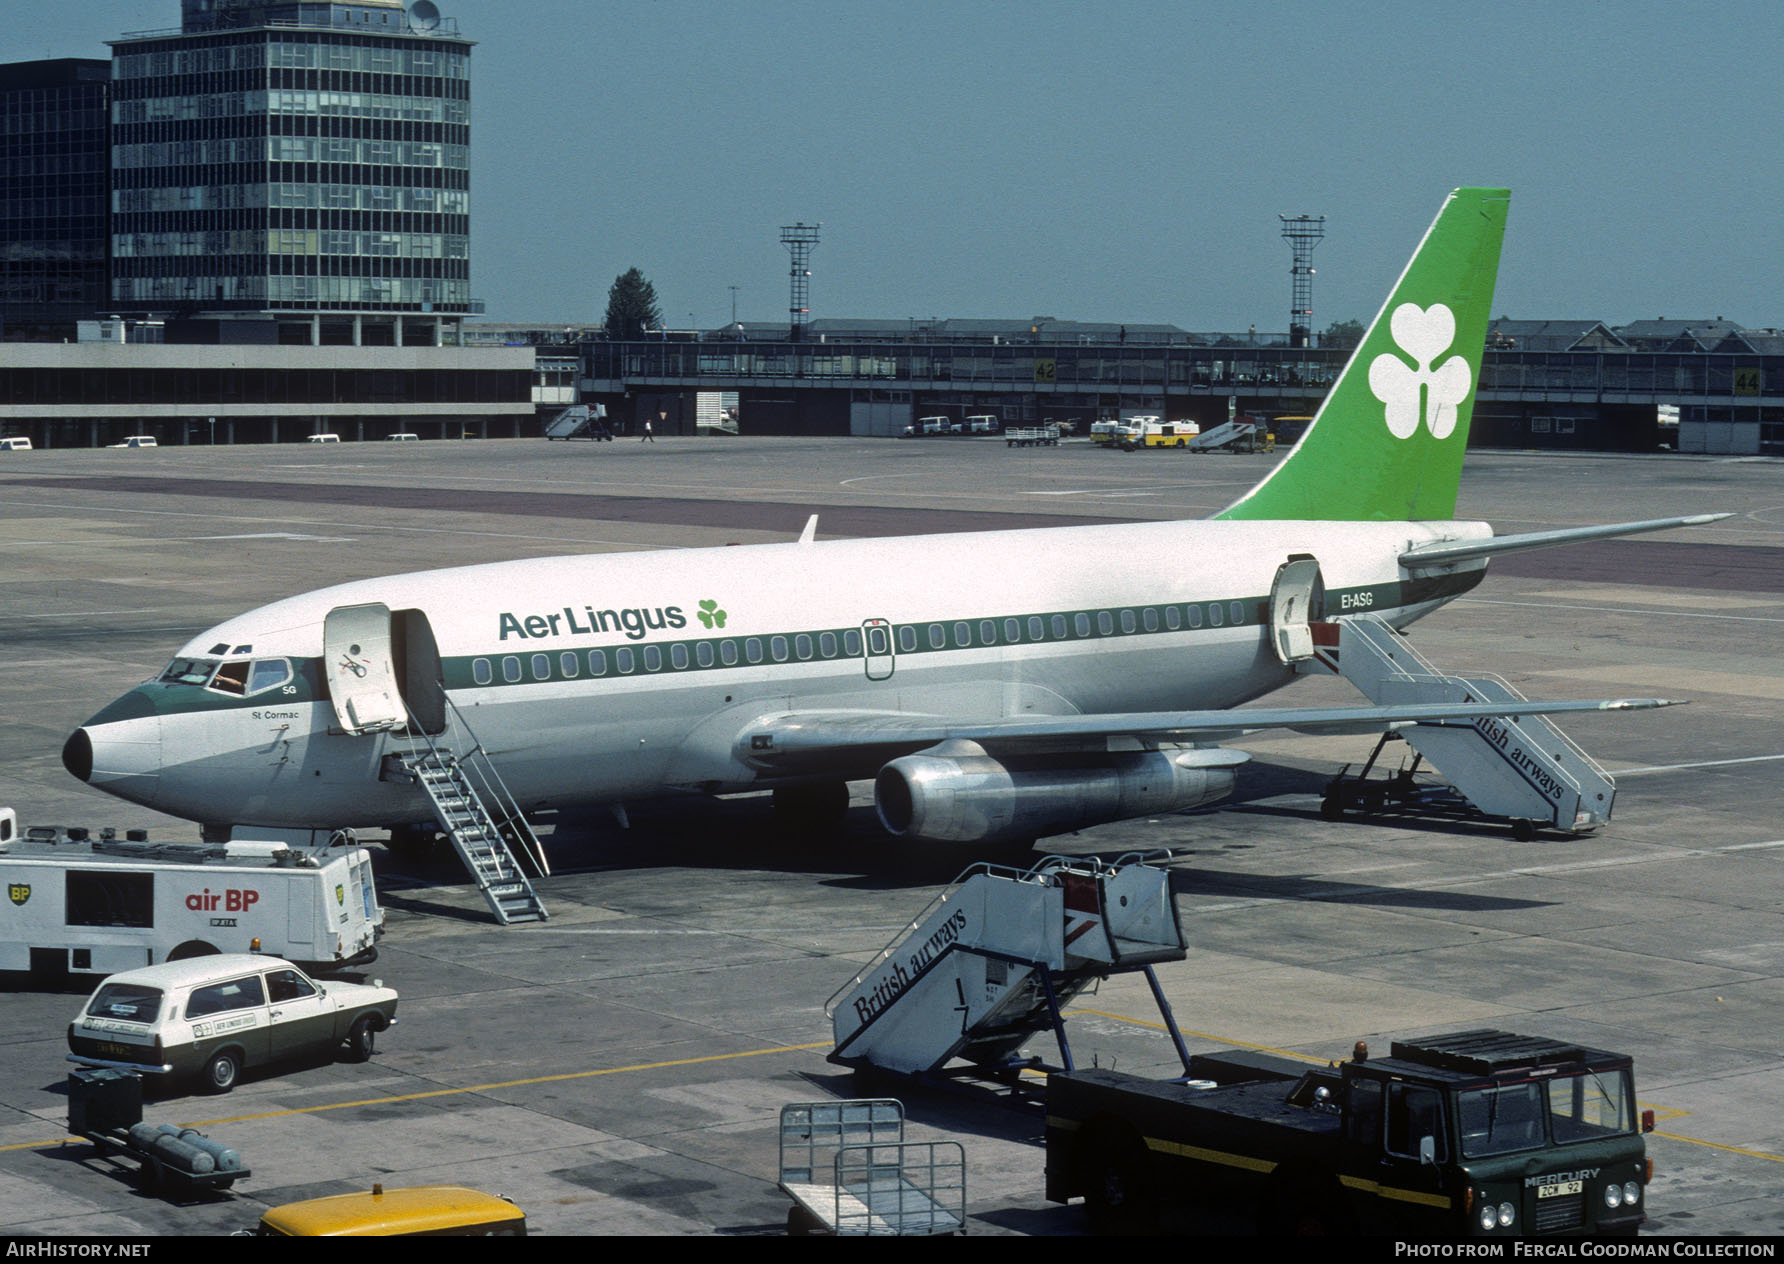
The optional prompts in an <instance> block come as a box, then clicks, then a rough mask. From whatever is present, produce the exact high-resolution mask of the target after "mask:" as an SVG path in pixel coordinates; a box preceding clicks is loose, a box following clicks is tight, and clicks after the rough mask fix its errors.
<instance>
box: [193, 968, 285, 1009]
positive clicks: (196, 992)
mask: <svg viewBox="0 0 1784 1264" xmlns="http://www.w3.org/2000/svg"><path fill="white" fill-rule="evenodd" d="M264 1004H266V993H265V991H263V990H262V988H261V986H260V976H259V975H258V974H250V975H249V976H248V977H247V978H245V979H231V980H230V981H229V982H227V983H210V984H206V985H205V986H204V987H200V988H193V989H192V999H191V1000H189V1001H187V1002H186V1017H187V1018H203V1017H204V1016H205V1015H207V1014H227V1013H229V1012H230V1011H231V1010H238V1009H252V1008H253V1007H254V1006H256V1005H264Z"/></svg>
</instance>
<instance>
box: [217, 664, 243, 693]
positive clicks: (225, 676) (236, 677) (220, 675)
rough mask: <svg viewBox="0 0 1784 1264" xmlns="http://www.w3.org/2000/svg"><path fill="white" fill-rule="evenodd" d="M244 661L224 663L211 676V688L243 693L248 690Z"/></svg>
mask: <svg viewBox="0 0 1784 1264" xmlns="http://www.w3.org/2000/svg"><path fill="white" fill-rule="evenodd" d="M249 666H250V665H249V664H248V663H245V662H235V663H224V664H223V666H221V667H219V668H218V669H217V674H216V675H215V676H213V677H211V688H212V689H215V690H216V691H217V692H218V693H233V694H243V693H247V692H248V667H249Z"/></svg>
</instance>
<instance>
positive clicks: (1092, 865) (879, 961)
mask: <svg viewBox="0 0 1784 1264" xmlns="http://www.w3.org/2000/svg"><path fill="white" fill-rule="evenodd" d="M1174 854H1175V853H1174V852H1172V851H1171V849H1170V848H1168V847H1165V848H1155V849H1153V850H1151V851H1145V852H1139V851H1131V852H1124V853H1123V854H1122V855H1120V856H1118V857H1117V858H1116V859H1114V860H1112V861H1110V860H1105V859H1103V858H1102V857H1101V856H1067V855H1058V854H1048V855H1045V856H1042V857H1041V858H1040V859H1039V860H1037V861H1036V862H1035V863H1034V864H1033V865H1030V866H1029V867H1028V868H1027V869H1018V868H1016V867H1015V866H1013V865H999V864H995V863H993V862H991V861H989V860H979V861H975V862H974V863H972V864H970V865H968V866H967V867H966V868H965V869H963V870H961V871H960V876H959V877H957V878H955V879H954V880H953V881H952V882H950V883H948V885H947V886H945V887H943V888H942V891H941V894H939V895H937V896H936V897H935V898H934V899H933V900H931V901H930V902H929V903H928V904H926V905H924V907H923V911H922V912H921V913H919V914H917V916H916V917H915V918H913V919H912V920H911V921H910V922H908V923H907V924H906V925H904V926H903V927H901V928H900V929H898V930H897V931H895V932H893V935H892V938H891V939H889V940H887V941H886V946H885V947H884V948H881V949H880V950H879V952H877V953H875V954H874V956H873V958H872V959H871V960H869V961H868V963H867V964H866V965H864V966H862V967H861V968H860V969H859V970H857V971H856V972H855V976H854V977H853V978H851V979H850V980H849V981H848V982H847V983H845V984H843V985H842V986H841V987H840V988H838V989H837V990H836V991H835V992H832V993H831V994H830V997H829V999H828V1000H826V1001H825V1002H824V1017H825V1018H831V1019H833V1018H835V1016H836V1007H837V1005H838V1003H840V1002H841V1000H842V998H843V997H845V996H847V995H848V994H849V993H850V992H853V991H854V990H855V989H856V988H858V987H860V986H861V982H862V980H864V979H865V978H867V976H868V975H870V974H872V973H873V972H874V971H875V970H877V969H879V968H880V966H882V965H884V964H885V962H886V960H887V959H888V958H889V957H891V956H892V954H893V953H894V952H896V951H897V950H898V947H899V945H900V944H902V943H904V942H905V940H907V939H909V938H910V936H911V935H913V934H914V933H916V931H917V930H918V929H919V928H920V927H921V926H922V925H923V924H924V923H925V922H927V921H928V920H929V919H930V918H931V917H932V916H933V915H934V914H935V910H936V909H938V908H940V907H941V906H942V905H943V904H946V903H947V902H948V900H949V899H950V898H952V897H953V895H954V893H955V892H957V891H958V890H959V889H960V888H961V887H963V886H965V885H966V883H967V882H968V881H969V880H970V879H972V878H975V877H979V876H981V875H986V876H990V877H994V878H995V877H1001V878H1007V879H1009V880H1010V881H1013V882H1033V883H1035V884H1037V885H1039V886H1058V885H1059V876H1060V875H1061V874H1063V873H1064V872H1066V871H1067V870H1072V871H1076V872H1085V871H1088V872H1089V873H1090V874H1091V875H1092V876H1093V877H1094V876H1098V875H1101V874H1105V873H1113V872H1114V871H1115V870H1117V869H1120V868H1122V867H1123V866H1124V865H1128V864H1145V863H1147V862H1149V861H1151V860H1153V859H1165V860H1168V859H1170V858H1171V857H1172V856H1173V855H1174Z"/></svg>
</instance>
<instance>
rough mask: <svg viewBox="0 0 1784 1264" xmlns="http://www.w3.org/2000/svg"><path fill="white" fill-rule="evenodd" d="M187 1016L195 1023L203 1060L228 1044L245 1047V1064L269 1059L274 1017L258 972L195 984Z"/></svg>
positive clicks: (194, 1028) (193, 1026)
mask: <svg viewBox="0 0 1784 1264" xmlns="http://www.w3.org/2000/svg"><path fill="white" fill-rule="evenodd" d="M185 1016H186V1019H187V1021H188V1022H190V1023H191V1024H192V1039H193V1044H194V1045H195V1046H196V1047H197V1050H198V1059H199V1062H200V1063H201V1064H202V1063H203V1062H206V1061H208V1060H209V1059H210V1056H211V1054H213V1053H215V1052H216V1051H217V1050H218V1049H221V1048H223V1047H224V1046H225V1045H233V1046H236V1047H238V1048H240V1049H241V1051H242V1063H243V1065H244V1066H257V1065H259V1064H260V1063H263V1062H265V1061H266V1059H267V1050H268V1047H269V1046H268V1040H267V1026H268V1024H269V1022H270V1019H269V1018H268V1016H267V1011H266V987H265V985H264V984H263V983H262V982H261V979H260V975H259V974H258V973H257V972H256V973H249V974H244V975H241V976H240V977H238V978H233V979H225V980H223V981H222V982H220V983H205V984H201V985H200V986H198V987H195V988H193V989H192V992H191V994H190V995H189V996H188V997H187V998H186V1015H185Z"/></svg>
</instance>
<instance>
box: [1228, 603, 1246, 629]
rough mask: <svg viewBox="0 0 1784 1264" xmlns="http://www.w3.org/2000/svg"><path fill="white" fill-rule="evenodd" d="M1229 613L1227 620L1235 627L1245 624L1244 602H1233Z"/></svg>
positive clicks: (1229, 606) (1229, 607)
mask: <svg viewBox="0 0 1784 1264" xmlns="http://www.w3.org/2000/svg"><path fill="white" fill-rule="evenodd" d="M1227 611H1228V615H1227V620H1228V622H1230V623H1232V624H1233V625H1234V626H1235V627H1237V626H1238V625H1239V624H1241V623H1244V622H1245V603H1244V602H1243V601H1235V602H1232V603H1231V604H1230V605H1228V606H1227Z"/></svg>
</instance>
